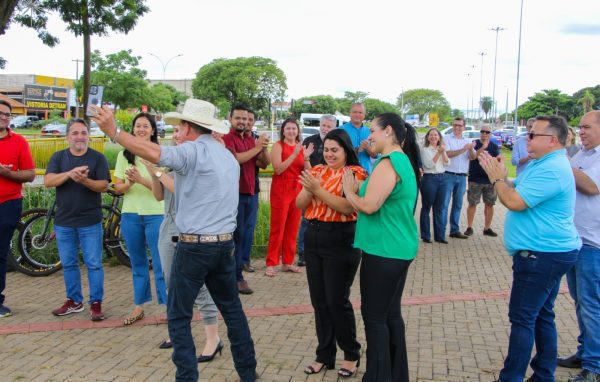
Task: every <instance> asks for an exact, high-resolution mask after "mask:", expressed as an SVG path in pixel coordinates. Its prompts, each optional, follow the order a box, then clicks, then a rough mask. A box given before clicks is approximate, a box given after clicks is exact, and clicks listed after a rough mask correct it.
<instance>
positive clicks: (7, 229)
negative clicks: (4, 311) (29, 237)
mask: <svg viewBox="0 0 600 382" xmlns="http://www.w3.org/2000/svg"><path fill="white" fill-rule="evenodd" d="M22 209H23V200H22V199H13V200H7V201H6V202H4V203H0V305H2V304H4V295H3V294H2V292H4V288H5V287H6V261H7V260H6V259H7V256H8V251H9V249H10V241H11V240H12V236H13V233H14V231H15V228H16V227H17V224H18V223H19V218H20V217H21V210H22ZM13 250H14V251H16V250H17V249H16V248H14V249H13Z"/></svg>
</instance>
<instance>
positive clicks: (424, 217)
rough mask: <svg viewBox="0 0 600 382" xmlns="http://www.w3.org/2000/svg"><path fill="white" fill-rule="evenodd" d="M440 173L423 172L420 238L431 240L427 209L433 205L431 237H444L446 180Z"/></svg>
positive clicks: (445, 175)
mask: <svg viewBox="0 0 600 382" xmlns="http://www.w3.org/2000/svg"><path fill="white" fill-rule="evenodd" d="M448 176H451V175H448V174H445V173H442V174H425V175H424V176H423V179H422V180H421V204H422V205H421V218H420V225H421V238H422V239H424V240H431V232H430V229H429V227H430V222H429V211H430V210H431V208H432V207H433V237H434V239H435V240H438V241H441V240H445V239H446V223H447V222H448V204H446V193H447V188H448V182H447V181H446V177H448Z"/></svg>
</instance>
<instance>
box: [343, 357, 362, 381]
mask: <svg viewBox="0 0 600 382" xmlns="http://www.w3.org/2000/svg"><path fill="white" fill-rule="evenodd" d="M359 366H360V359H359V360H358V361H356V366H354V369H352V370H348V369H346V368H343V367H341V368H340V369H339V370H338V377H341V378H350V377H352V376H354V374H356V373H357V372H358V367H359Z"/></svg>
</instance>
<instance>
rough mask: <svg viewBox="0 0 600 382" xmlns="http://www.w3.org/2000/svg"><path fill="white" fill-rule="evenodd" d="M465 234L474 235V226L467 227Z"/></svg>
mask: <svg viewBox="0 0 600 382" xmlns="http://www.w3.org/2000/svg"><path fill="white" fill-rule="evenodd" d="M465 235H467V236H471V235H473V228H471V227H467V229H466V230H465Z"/></svg>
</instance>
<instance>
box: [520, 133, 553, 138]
mask: <svg viewBox="0 0 600 382" xmlns="http://www.w3.org/2000/svg"><path fill="white" fill-rule="evenodd" d="M527 137H528V138H529V140H532V139H533V138H535V137H556V135H554V134H538V133H529V134H527Z"/></svg>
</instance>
